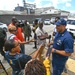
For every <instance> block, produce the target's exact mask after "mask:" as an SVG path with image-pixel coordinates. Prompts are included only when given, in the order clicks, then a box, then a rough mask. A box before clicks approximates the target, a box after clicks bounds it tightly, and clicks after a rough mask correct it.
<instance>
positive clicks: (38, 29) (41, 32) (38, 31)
mask: <svg viewBox="0 0 75 75" xmlns="http://www.w3.org/2000/svg"><path fill="white" fill-rule="evenodd" d="M35 33H36V35H37V44H38V45H40V44H46V39H44V40H40V38H39V37H38V36H42V35H45V33H46V31H44V30H43V29H42V30H41V29H40V28H39V27H38V28H37V29H36V31H35Z"/></svg>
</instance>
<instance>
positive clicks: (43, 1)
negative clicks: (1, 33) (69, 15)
mask: <svg viewBox="0 0 75 75" xmlns="http://www.w3.org/2000/svg"><path fill="white" fill-rule="evenodd" d="M25 1H26V3H30V4H36V7H37V8H40V7H50V6H53V7H55V8H56V9H61V10H66V11H70V12H75V0H25ZM18 4H19V6H23V0H0V10H10V11H13V10H14V8H15V7H16V6H18Z"/></svg>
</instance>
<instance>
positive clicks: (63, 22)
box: [55, 18, 67, 26]
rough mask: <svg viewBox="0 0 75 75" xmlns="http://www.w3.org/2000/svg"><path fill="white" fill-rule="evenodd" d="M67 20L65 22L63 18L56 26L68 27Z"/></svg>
mask: <svg viewBox="0 0 75 75" xmlns="http://www.w3.org/2000/svg"><path fill="white" fill-rule="evenodd" d="M66 24H67V23H66V20H64V19H63V18H61V19H59V20H58V21H57V22H56V23H55V25H57V26H60V25H65V26H66Z"/></svg>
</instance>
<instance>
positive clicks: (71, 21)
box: [66, 18, 75, 38]
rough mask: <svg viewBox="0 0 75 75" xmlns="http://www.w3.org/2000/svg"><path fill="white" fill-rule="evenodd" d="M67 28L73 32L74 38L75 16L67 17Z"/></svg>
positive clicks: (74, 36)
mask: <svg viewBox="0 0 75 75" xmlns="http://www.w3.org/2000/svg"><path fill="white" fill-rule="evenodd" d="M66 28H67V30H68V31H69V32H70V33H71V35H72V36H73V38H75V18H68V19H67V26H66Z"/></svg>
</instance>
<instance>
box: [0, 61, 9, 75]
mask: <svg viewBox="0 0 75 75" xmlns="http://www.w3.org/2000/svg"><path fill="white" fill-rule="evenodd" d="M0 64H1V66H2V68H3V70H4V71H5V73H6V75H8V73H7V71H6V69H5V67H4V66H3V64H2V62H1V60H0Z"/></svg>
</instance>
